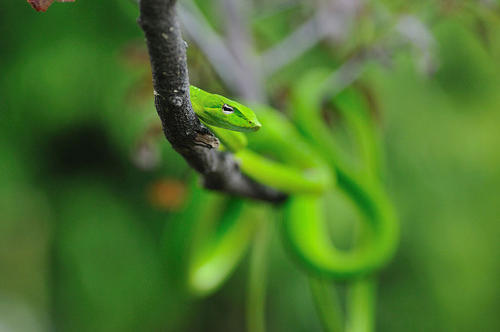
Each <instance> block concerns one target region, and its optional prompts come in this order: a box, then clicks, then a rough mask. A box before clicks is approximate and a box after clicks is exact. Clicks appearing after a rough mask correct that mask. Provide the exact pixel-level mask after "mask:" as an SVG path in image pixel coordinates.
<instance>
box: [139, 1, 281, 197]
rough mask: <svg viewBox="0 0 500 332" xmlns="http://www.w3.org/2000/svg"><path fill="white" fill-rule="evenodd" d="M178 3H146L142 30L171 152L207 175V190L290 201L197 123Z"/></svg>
mask: <svg viewBox="0 0 500 332" xmlns="http://www.w3.org/2000/svg"><path fill="white" fill-rule="evenodd" d="M175 3H176V1H175V0H141V1H140V17H139V20H138V22H139V25H140V26H141V28H142V30H143V31H144V34H145V36H146V43H147V46H148V50H149V57H150V60H151V69H152V72H153V86H154V97H155V106H156V110H157V112H158V115H159V117H160V119H161V121H162V125H163V131H164V133H165V136H166V138H167V139H168V141H169V142H170V143H171V144H172V147H173V148H174V149H175V150H176V151H177V152H179V153H180V154H181V155H182V156H183V157H184V158H185V159H186V161H187V162H188V163H189V165H191V167H193V168H194V169H195V170H196V171H198V172H199V173H200V174H201V175H202V176H203V182H204V186H205V187H206V188H208V189H213V190H218V191H222V192H226V193H229V194H234V195H238V196H244V197H249V198H254V199H259V200H264V201H269V202H282V201H283V200H284V199H285V198H286V196H285V195H284V194H283V193H280V192H278V191H276V190H274V189H272V188H270V187H267V186H264V185H261V184H259V183H256V182H255V181H253V180H251V179H250V178H248V177H247V176H245V175H244V174H242V173H241V172H240V169H239V166H238V164H237V163H236V161H235V160H234V158H233V157H232V155H231V154H229V153H222V152H219V151H217V147H218V146H219V142H218V140H217V138H216V137H215V136H214V135H213V134H212V133H211V132H210V131H209V130H208V129H207V128H206V127H205V126H203V125H202V124H201V123H200V121H199V120H198V118H197V116H196V115H195V113H194V112H193V109H192V106H191V102H190V99H189V80H188V71H187V65H186V46H185V43H184V41H183V40H182V37H181V34H180V29H179V24H178V21H177V17H176V15H175Z"/></svg>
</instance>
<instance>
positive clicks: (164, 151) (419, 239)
mask: <svg viewBox="0 0 500 332" xmlns="http://www.w3.org/2000/svg"><path fill="white" fill-rule="evenodd" d="M261 2H262V1H261ZM198 3H199V4H200V5H201V7H202V9H203V11H204V12H205V13H209V15H210V17H212V18H213V22H211V23H212V24H213V25H214V26H215V27H218V28H221V27H220V26H218V25H220V24H221V20H220V17H219V16H220V14H218V10H217V7H216V6H212V5H211V2H209V1H199V2H198ZM284 3H285V2H283V1H270V2H266V5H265V6H263V7H262V8H263V9H262V10H261V11H259V12H256V13H251V14H252V15H253V16H252V18H253V21H252V23H253V24H252V29H253V31H254V33H255V38H256V44H257V45H258V47H259V48H261V49H266V48H267V47H269V46H271V45H273V44H274V43H276V42H277V41H279V40H280V39H282V38H283V37H284V36H286V35H287V34H288V33H290V31H291V30H292V29H293V26H295V25H297V24H298V23H299V22H300V21H301V20H303V19H304V18H306V17H307V15H308V14H309V13H310V11H308V9H307V8H302V6H298V5H294V6H288V5H286V4H284ZM492 3H494V1H492ZM280 4H281V5H280ZM382 4H383V5H384V6H387V7H386V8H389V10H390V11H391V13H393V14H396V13H399V14H402V13H408V14H410V13H412V14H415V15H417V16H418V17H421V18H423V19H428V20H429V22H432V23H431V32H432V35H433V36H434V38H435V39H436V45H437V47H436V49H437V51H436V58H437V60H438V63H439V66H438V67H437V70H436V72H435V73H434V74H432V75H429V76H427V75H423V74H422V73H419V72H418V70H417V69H416V68H417V67H418V66H417V65H416V61H415V57H414V56H413V55H412V54H411V52H408V51H400V52H397V53H396V54H395V56H394V59H393V62H392V64H391V66H390V67H384V66H382V65H380V64H375V63H373V64H371V65H370V66H369V69H368V71H367V72H366V73H365V74H364V75H363V76H362V77H361V83H362V84H363V86H366V87H368V89H369V91H370V93H371V95H372V97H373V99H374V102H375V104H376V105H377V108H376V109H377V112H378V113H377V117H378V119H379V125H380V132H381V134H382V137H383V142H384V144H383V149H384V150H385V152H386V157H387V159H386V161H385V165H386V171H385V177H386V179H387V181H388V183H389V188H390V192H391V197H392V198H393V200H394V201H395V204H396V207H397V211H398V213H399V216H400V219H401V222H402V240H401V245H400V249H399V252H398V255H397V256H396V259H395V260H394V262H393V263H392V264H391V265H390V266H389V268H388V269H386V270H384V271H383V273H382V276H381V281H380V287H379V291H378V293H379V299H378V308H377V310H378V322H377V324H378V330H380V331H464V332H466V331H467V332H468V331H498V330H500V317H499V316H498V314H497V313H498V311H499V310H500V288H499V287H498V286H497V284H496V283H497V281H498V279H499V277H500V261H499V260H498V259H497V257H496V256H497V253H498V252H500V241H499V240H498V239H499V235H500V223H499V221H500V219H499V216H500V204H499V199H500V190H499V189H498V188H499V187H500V153H499V152H498V151H499V148H498V144H499V142H500V130H498V128H499V123H500V112H499V111H498V110H499V108H500V95H499V94H498V91H499V88H500V79H499V77H500V75H499V74H500V65H499V64H500V20H499V11H498V7H495V6H493V5H492V7H491V8H486V7H485V6H483V5H480V4H477V5H476V4H475V3H474V2H472V1H470V2H468V1H464V2H459V1H422V2H421V3H420V2H419V3H418V4H413V2H411V1H403V0H400V1H379V2H373V3H372V2H370V8H371V9H372V10H373V11H378V10H380V9H378V8H379V7H378V6H379V5H380V6H381V5H382ZM1 7H2V11H1V14H0V15H1V20H0V330H2V327H4V326H5V329H6V331H48V330H52V329H56V330H62V331H138V330H146V331H212V330H214V331H219V330H228V331H242V330H244V326H245V323H244V310H245V308H244V305H245V303H244V301H243V300H242V299H243V298H244V292H245V288H246V284H247V281H246V272H247V271H246V270H247V269H248V267H247V265H248V264H242V265H240V266H239V267H238V268H237V270H236V273H235V274H234V275H233V276H232V277H231V279H229V280H228V282H227V283H226V284H225V285H224V286H223V288H222V289H221V290H220V292H218V293H217V294H215V295H211V296H210V297H208V298H206V299H203V300H196V301H195V300H192V299H190V298H189V297H187V296H186V295H185V294H183V292H182V291H180V289H179V286H178V284H177V283H176V281H175V280H176V279H179V275H180V274H182V273H183V271H181V270H180V268H178V267H176V265H175V264H171V262H172V260H169V259H168V257H166V255H165V247H168V246H169V245H171V243H165V242H166V241H167V242H168V241H171V240H178V241H181V242H182V237H179V238H177V239H175V238H174V239H172V238H171V237H168V234H167V235H165V234H164V229H167V231H168V230H169V229H171V227H172V225H173V221H174V220H177V219H178V218H179V215H182V211H183V210H182V206H177V205H176V204H173V203H172V204H171V205H169V202H170V201H168V200H167V202H166V203H165V201H164V200H161V199H160V200H159V201H160V203H159V204H155V202H157V201H158V199H155V195H159V194H158V192H157V191H154V190H153V189H152V188H155V186H158V185H159V184H160V185H161V184H162V183H163V185H166V187H165V188H163V187H162V188H163V190H164V191H167V192H169V190H170V191H171V190H174V189H175V188H172V182H169V181H170V180H172V179H174V180H176V181H180V183H181V184H183V186H184V187H185V190H186V191H187V192H188V193H187V196H186V197H187V198H186V200H187V201H189V197H190V195H191V194H192V193H193V191H192V190H191V189H189V188H190V183H191V182H192V180H191V177H192V174H191V172H190V171H189V169H188V167H187V166H186V164H185V162H184V161H183V160H182V159H181V158H180V157H179V156H178V155H177V154H176V153H175V152H173V151H172V150H171V148H170V146H169V144H168V143H167V142H166V141H161V142H162V143H161V144H160V145H157V144H151V142H158V140H159V139H160V138H161V137H159V133H158V125H159V124H158V120H157V118H156V114H155V110H154V107H153V105H152V93H151V92H152V91H151V90H152V88H151V85H150V82H149V81H150V77H149V72H148V66H147V58H144V45H143V42H142V38H143V36H142V32H141V31H140V30H139V28H138V26H137V24H136V22H135V17H136V16H137V13H136V8H135V7H134V5H133V4H132V3H131V2H130V3H129V2H127V1H125V0H123V1H118V0H115V1H77V2H76V3H75V4H55V5H53V6H52V7H51V8H50V9H49V11H48V12H47V13H45V14H40V13H36V12H34V11H33V10H32V9H31V8H30V7H29V5H28V4H27V3H25V2H23V1H4V3H3V4H2V6H1ZM303 7H307V6H303ZM359 22H360V24H359V29H358V26H356V25H355V26H354V27H353V28H352V30H353V31H352V40H356V41H359V42H360V43H361V44H363V43H365V40H366V41H368V42H369V41H372V40H373V39H374V38H375V37H376V36H378V34H379V33H381V31H383V28H381V27H380V24H381V23H380V22H378V21H375V20H371V17H370V16H369V15H368V17H366V16H362V15H361V16H360V17H359ZM368 42H366V43H368ZM351 43H354V42H352V41H351ZM351 51H352V45H351V44H350V42H349V41H346V42H344V43H342V44H341V46H339V47H338V49H336V48H335V47H332V46H330V45H328V44H327V43H320V44H319V45H318V46H316V47H314V48H313V49H311V50H310V51H308V52H307V53H306V54H305V55H303V56H302V57H300V58H299V59H298V60H296V61H295V62H294V63H293V64H291V65H289V66H287V67H286V68H284V69H283V70H281V71H280V72H279V73H278V74H277V75H275V76H273V77H272V78H271V80H270V81H269V84H268V89H269V94H270V95H271V96H273V98H274V100H273V101H274V103H275V104H286V100H283V99H286V91H287V89H288V86H289V84H288V83H287V82H289V81H290V80H293V79H300V77H301V74H303V73H304V72H306V71H308V70H310V69H311V68H313V67H314V66H319V65H323V66H325V65H326V66H329V67H331V68H332V69H334V68H336V67H337V66H338V65H339V64H340V63H342V60H343V59H344V56H345V55H346V54H349V52H351ZM188 56H189V59H190V60H189V61H190V64H189V65H190V75H191V77H194V78H195V79H196V80H197V82H199V83H198V84H199V85H203V86H206V88H207V89H208V90H210V88H212V90H221V89H222V88H221V86H222V85H221V83H220V82H219V81H218V80H217V77H216V76H215V75H214V73H213V72H212V71H211V70H210V69H209V64H208V62H207V61H206V60H205V59H204V58H203V56H202V55H201V52H200V50H199V49H198V48H197V47H196V46H195V45H194V43H190V47H189V48H188ZM283 96H285V97H283ZM165 179H167V180H169V181H167V182H162V181H164V180H165ZM165 183H166V184H165ZM176 183H177V182H176ZM164 191H160V194H162V193H164ZM174 192H175V193H177V194H176V195H181V194H180V192H178V191H175V190H174ZM205 195H215V196H217V195H216V194H208V193H205ZM217 199H218V198H217V197H215V198H214V197H212V198H210V200H215V201H217ZM332 201H333V202H334V204H333V205H332V206H331V208H330V209H331V210H330V211H329V213H330V214H334V215H336V216H338V219H340V221H339V224H337V225H335V226H334V227H336V229H344V230H345V232H349V226H346V225H345V224H344V223H346V220H347V221H352V220H356V216H355V214H354V212H353V211H352V209H351V208H350V206H349V204H348V203H346V202H345V199H344V198H342V197H336V198H334V199H332ZM162 202H163V203H162ZM170 203H171V202H170ZM186 204H187V203H186ZM207 204H208V203H207ZM259 209H264V211H261V212H259V213H260V214H261V216H260V217H257V218H256V219H259V218H270V217H272V212H269V211H267V210H266V208H262V207H259ZM194 212H199V211H194ZM184 218H186V217H185V216H184ZM253 218H255V217H253ZM188 219H189V218H188ZM347 223H348V222H347ZM332 227H333V226H332ZM275 233H276V232H275ZM341 233H342V232H341ZM274 235H275V236H273V240H272V243H271V255H270V257H269V260H270V262H269V278H268V279H269V281H268V286H267V288H268V309H267V316H268V322H267V323H268V328H269V331H319V330H320V325H319V321H318V319H317V317H316V314H315V312H314V308H313V303H312V300H311V298H310V295H309V293H308V285H307V281H306V278H305V277H304V276H303V275H302V274H301V273H300V271H298V270H297V268H296V266H295V265H294V264H293V262H290V259H289V258H288V256H287V255H285V253H284V250H283V248H282V245H281V244H280V241H279V236H277V235H276V234H274ZM340 237H341V236H340Z"/></svg>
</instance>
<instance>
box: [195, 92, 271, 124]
mask: <svg viewBox="0 0 500 332" xmlns="http://www.w3.org/2000/svg"><path fill="white" fill-rule="evenodd" d="M195 89H196V90H195ZM195 96H196V97H195ZM193 97H194V98H193ZM191 102H192V103H193V107H194V109H195V112H196V114H197V115H198V117H199V118H200V119H201V120H202V121H203V122H205V123H206V124H208V125H210V126H214V127H219V128H224V129H229V130H234V131H241V132H251V131H256V130H259V128H260V127H261V126H262V125H261V124H260V122H259V120H258V119H257V116H256V115H255V113H254V112H253V111H252V110H251V109H250V108H249V107H247V106H245V105H242V104H240V103H238V102H236V101H234V100H231V99H229V98H226V97H224V96H221V95H217V94H211V93H208V92H205V91H203V90H201V89H199V88H196V87H193V86H192V87H191Z"/></svg>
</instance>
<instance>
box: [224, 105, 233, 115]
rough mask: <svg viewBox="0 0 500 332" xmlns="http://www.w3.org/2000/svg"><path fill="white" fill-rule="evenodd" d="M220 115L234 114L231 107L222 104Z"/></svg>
mask: <svg viewBox="0 0 500 332" xmlns="http://www.w3.org/2000/svg"><path fill="white" fill-rule="evenodd" d="M222 113H224V114H231V113H234V109H233V108H232V107H231V106H229V105H227V104H224V105H222Z"/></svg>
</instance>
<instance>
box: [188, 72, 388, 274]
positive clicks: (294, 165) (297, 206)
mask: <svg viewBox="0 0 500 332" xmlns="http://www.w3.org/2000/svg"><path fill="white" fill-rule="evenodd" d="M312 79H314V80H315V81H321V80H318V78H317V77H312ZM309 83H311V82H309ZM307 90H308V91H311V89H310V88H309V89H307ZM299 91H301V90H300V89H299ZM190 95H191V103H192V105H193V109H194V111H195V113H196V115H197V116H198V117H199V119H200V120H201V121H202V123H204V124H205V125H206V126H207V127H209V129H210V130H211V131H212V132H214V134H215V135H216V136H217V137H218V138H219V140H220V141H221V142H222V145H223V148H224V149H227V150H229V151H231V152H232V153H234V156H235V157H236V158H237V159H238V160H239V162H240V167H241V170H242V172H243V173H245V174H246V175H248V176H249V177H251V178H253V179H254V180H256V181H259V182H261V183H264V184H267V185H269V186H272V187H274V188H276V189H279V190H281V191H284V192H286V193H288V194H290V198H289V200H288V202H287V203H286V213H285V218H284V222H283V230H284V235H285V240H286V241H287V243H288V244H289V248H290V249H291V251H292V252H293V254H294V256H295V257H296V258H297V259H298V260H300V261H301V263H302V264H303V266H305V267H306V268H309V269H311V270H312V271H314V272H316V273H318V274H319V275H322V276H326V277H331V278H334V279H346V278H351V277H354V276H363V275H366V274H369V273H371V272H373V271H374V270H376V269H378V268H380V267H381V266H382V265H383V264H385V263H386V262H387V260H388V258H389V257H391V255H392V253H393V251H394V248H395V244H396V238H397V236H396V235H397V228H396V225H395V217H394V215H393V213H392V209H391V206H390V204H389V203H388V201H387V199H386V197H385V195H384V193H383V191H382V190H381V189H380V188H379V187H378V186H376V185H374V184H373V183H374V181H368V180H366V181H365V182H362V181H361V180H360V179H358V178H356V177H355V176H354V175H353V174H351V172H349V171H348V169H347V167H346V166H344V165H343V164H342V163H341V162H340V160H339V158H338V157H337V156H335V154H336V152H335V145H334V143H333V142H332V140H331V139H329V136H328V135H327V134H326V133H325V131H326V130H328V128H325V127H324V125H323V124H322V123H321V120H320V118H319V117H318V116H317V114H313V113H311V110H317V109H319V102H318V100H320V99H319V98H317V96H314V95H313V96H312V97H311V96H308V95H303V94H302V95H301V94H300V93H296V94H295V97H296V99H300V101H298V100H296V101H295V107H294V110H293V112H294V114H295V115H296V117H295V119H296V120H298V121H299V123H300V122H302V123H301V124H300V125H297V126H294V125H293V123H292V122H291V121H290V120H288V119H287V118H286V117H285V116H284V115H282V114H281V113H278V112H277V111H275V110H273V109H271V108H269V107H257V108H255V112H254V111H253V110H252V109H250V108H249V107H247V106H245V105H242V104H240V103H238V102H236V101H233V100H231V99H228V98H226V97H224V96H220V95H217V94H212V93H208V92H206V91H203V90H201V89H199V88H197V87H194V86H191V89H190ZM313 98H314V100H313ZM308 102H309V104H308V105H304V103H308ZM301 117H305V118H304V119H302V121H300V120H301ZM297 128H298V129H299V130H300V131H299V130H297ZM245 134H246V135H245ZM321 135H323V136H321ZM311 143H312V144H311ZM337 178H338V185H339V187H341V189H342V190H343V191H345V192H346V193H347V194H348V195H349V196H350V197H351V198H352V199H353V200H354V201H355V202H356V203H357V205H358V206H359V207H360V209H361V210H362V212H363V214H364V215H365V217H366V219H367V225H368V226H369V229H370V234H371V235H370V241H367V242H368V243H367V244H366V245H364V246H363V247H361V248H359V249H357V250H352V251H349V252H343V251H340V250H338V249H336V247H335V246H334V244H333V243H332V241H331V239H330V238H329V236H328V232H327V231H326V223H325V220H324V217H323V213H322V204H323V196H324V193H325V192H326V191H327V190H329V189H330V188H332V187H333V186H335V185H336V179H337ZM213 250H215V247H214V249H213Z"/></svg>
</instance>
